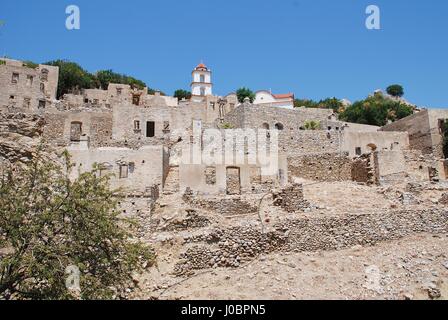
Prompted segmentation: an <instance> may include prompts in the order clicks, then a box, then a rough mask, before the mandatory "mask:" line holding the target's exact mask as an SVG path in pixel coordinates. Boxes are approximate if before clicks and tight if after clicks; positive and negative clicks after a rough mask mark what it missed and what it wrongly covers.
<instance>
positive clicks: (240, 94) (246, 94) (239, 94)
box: [236, 87, 255, 103]
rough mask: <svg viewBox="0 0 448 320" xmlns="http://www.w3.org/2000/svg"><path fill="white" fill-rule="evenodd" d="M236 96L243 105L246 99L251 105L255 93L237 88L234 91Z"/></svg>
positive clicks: (247, 89)
mask: <svg viewBox="0 0 448 320" xmlns="http://www.w3.org/2000/svg"><path fill="white" fill-rule="evenodd" d="M236 96H237V98H238V101H239V102H240V103H243V102H244V99H246V98H249V99H250V102H251V103H252V102H254V100H255V93H254V92H253V91H252V90H250V89H249V88H246V87H242V88H239V89H238V90H237V91H236Z"/></svg>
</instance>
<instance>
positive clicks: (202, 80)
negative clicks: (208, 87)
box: [199, 74, 205, 82]
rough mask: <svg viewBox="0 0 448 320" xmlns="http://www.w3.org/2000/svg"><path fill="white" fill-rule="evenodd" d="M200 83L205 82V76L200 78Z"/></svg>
mask: <svg viewBox="0 0 448 320" xmlns="http://www.w3.org/2000/svg"><path fill="white" fill-rule="evenodd" d="M199 82H205V76H204V75H203V74H201V75H200V76H199Z"/></svg>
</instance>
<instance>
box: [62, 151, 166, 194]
mask: <svg viewBox="0 0 448 320" xmlns="http://www.w3.org/2000/svg"><path fill="white" fill-rule="evenodd" d="M68 151H69V152H70V154H71V155H72V161H73V163H74V164H75V168H74V169H73V170H72V178H76V177H77V176H78V175H79V174H80V173H82V172H85V171H89V170H91V169H92V167H93V165H94V164H98V165H100V166H101V168H102V169H101V174H110V175H111V179H110V185H111V188H112V189H117V188H121V189H123V192H126V193H131V194H132V193H144V194H147V193H148V192H151V188H153V187H154V186H158V187H159V189H160V190H162V188H163V183H164V179H165V177H166V173H165V172H164V170H165V169H164V168H166V167H167V166H166V165H165V164H164V162H165V161H166V159H165V158H164V152H165V151H164V147H163V146H145V147H142V148H141V149H138V150H133V149H128V148H97V149H85V150H78V149H76V148H75V149H73V148H72V147H70V148H68Z"/></svg>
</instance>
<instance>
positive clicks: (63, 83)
mask: <svg viewBox="0 0 448 320" xmlns="http://www.w3.org/2000/svg"><path fill="white" fill-rule="evenodd" d="M44 64H46V65H50V66H56V67H59V83H58V90H57V98H58V99H60V98H61V97H62V96H63V95H64V94H66V93H70V92H73V91H74V90H80V89H91V88H95V87H97V85H96V82H95V78H94V77H93V76H92V75H91V74H90V73H89V72H87V71H86V70H84V69H83V68H82V67H81V66H80V65H79V64H77V63H74V62H70V61H65V60H54V61H49V62H46V63H44Z"/></svg>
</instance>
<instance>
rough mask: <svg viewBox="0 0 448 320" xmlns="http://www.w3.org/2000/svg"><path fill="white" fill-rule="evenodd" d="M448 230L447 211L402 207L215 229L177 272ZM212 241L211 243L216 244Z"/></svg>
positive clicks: (183, 259) (195, 243) (186, 256)
mask: <svg viewBox="0 0 448 320" xmlns="http://www.w3.org/2000/svg"><path fill="white" fill-rule="evenodd" d="M446 232H448V211H447V210H443V209H427V210H400V211H389V212H385V213H381V214H363V215H358V214H348V215H342V216H333V217H317V218H316V217H313V218H309V217H301V218H294V219H286V220H284V221H282V222H280V223H278V224H276V225H275V226H274V227H273V228H272V230H270V231H268V232H266V233H262V232H261V226H260V225H259V224H257V223H254V224H253V225H251V226H242V227H232V228H229V229H224V230H221V229H216V230H214V231H212V232H211V233H209V234H206V235H203V236H202V237H196V238H193V239H191V240H186V241H187V242H190V244H193V246H190V247H189V248H188V249H187V250H186V251H185V252H184V253H182V254H181V260H180V261H179V262H178V263H177V264H176V266H175V269H174V273H175V274H177V275H185V274H190V273H192V272H194V271H195V270H201V269H207V268H212V267H239V266H241V265H242V264H244V263H247V262H248V261H250V260H252V259H254V258H255V257H257V256H259V255H260V254H268V253H272V252H278V251H285V252H289V251H294V252H312V251H319V250H323V251H330V250H341V249H344V248H348V247H352V246H355V245H363V246H366V245H372V246H373V245H375V244H377V243H378V242H383V241H390V240H398V239H402V238H403V237H406V236H409V235H411V234H415V233H432V234H440V233H446ZM211 245H212V246H211Z"/></svg>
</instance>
